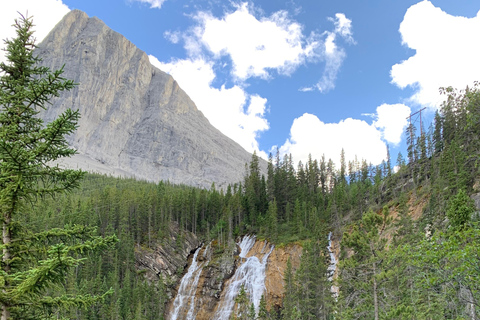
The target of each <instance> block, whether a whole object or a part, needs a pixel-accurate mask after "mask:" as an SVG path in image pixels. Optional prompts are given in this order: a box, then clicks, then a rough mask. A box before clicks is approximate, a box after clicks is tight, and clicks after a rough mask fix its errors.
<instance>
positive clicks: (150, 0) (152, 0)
mask: <svg viewBox="0 0 480 320" xmlns="http://www.w3.org/2000/svg"><path fill="white" fill-rule="evenodd" d="M131 1H137V2H142V3H147V4H149V5H150V8H151V9H153V8H157V9H160V8H161V7H162V4H163V3H164V2H165V1H166V0H131Z"/></svg>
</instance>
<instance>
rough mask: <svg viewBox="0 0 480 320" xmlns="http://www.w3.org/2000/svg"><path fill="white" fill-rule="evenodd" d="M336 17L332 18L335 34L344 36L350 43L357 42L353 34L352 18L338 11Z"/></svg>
mask: <svg viewBox="0 0 480 320" xmlns="http://www.w3.org/2000/svg"><path fill="white" fill-rule="evenodd" d="M335 18H336V19H333V18H330V20H331V21H333V23H334V25H335V34H338V35H340V36H342V37H343V38H345V39H346V40H347V41H348V42H350V43H355V40H353V34H352V20H350V19H348V18H347V17H346V16H345V14H343V13H336V14H335Z"/></svg>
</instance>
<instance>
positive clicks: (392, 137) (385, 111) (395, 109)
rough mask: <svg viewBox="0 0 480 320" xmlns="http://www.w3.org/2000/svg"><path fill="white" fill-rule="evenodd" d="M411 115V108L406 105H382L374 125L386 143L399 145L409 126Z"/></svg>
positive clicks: (378, 109)
mask: <svg viewBox="0 0 480 320" xmlns="http://www.w3.org/2000/svg"><path fill="white" fill-rule="evenodd" d="M409 115H410V108H409V107H407V106H406V105H404V104H382V105H381V106H379V107H377V114H376V115H375V116H374V117H375V118H376V121H374V122H373V125H374V126H375V128H377V129H379V130H380V132H381V133H382V137H383V139H384V140H385V141H387V142H389V143H391V144H393V145H398V144H399V143H400V141H401V138H402V133H403V132H404V130H405V127H406V126H407V124H408V121H407V117H408V116H409Z"/></svg>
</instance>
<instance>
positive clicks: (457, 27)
mask: <svg viewBox="0 0 480 320" xmlns="http://www.w3.org/2000/svg"><path fill="white" fill-rule="evenodd" d="M399 31H400V34H401V36H402V42H403V44H404V45H406V46H408V47H409V48H411V49H414V50H416V53H415V55H413V56H412V57H410V58H409V59H407V60H405V61H402V62H401V63H398V64H396V65H394V66H393V67H392V69H391V72H390V73H391V77H392V82H393V83H394V84H396V85H397V86H399V87H400V88H405V87H407V86H412V87H413V88H415V89H416V93H415V94H414V95H413V97H412V100H413V101H415V102H417V103H420V104H422V105H427V106H430V107H438V106H439V104H440V102H441V101H442V100H443V99H442V97H441V96H440V95H439V91H438V89H439V87H447V86H452V87H456V88H459V89H463V88H465V87H466V86H467V85H471V84H472V83H473V82H474V81H476V80H480V59H479V57H480V42H479V41H477V39H479V38H480V11H479V12H478V13H477V16H476V17H473V18H466V17H460V16H452V15H449V14H447V13H446V12H444V11H442V10H441V9H440V8H437V7H435V6H434V5H433V4H432V3H431V2H430V1H422V2H419V3H417V4H415V5H413V6H411V7H410V8H409V9H408V10H407V12H406V13H405V16H404V19H403V21H402V23H401V24H400V30H399Z"/></svg>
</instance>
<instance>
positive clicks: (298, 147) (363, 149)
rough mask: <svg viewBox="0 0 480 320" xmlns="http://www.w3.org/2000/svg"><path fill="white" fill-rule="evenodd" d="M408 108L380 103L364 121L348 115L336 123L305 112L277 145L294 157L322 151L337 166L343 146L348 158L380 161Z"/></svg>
mask: <svg viewBox="0 0 480 320" xmlns="http://www.w3.org/2000/svg"><path fill="white" fill-rule="evenodd" d="M409 114H410V108H409V107H407V106H406V105H403V104H382V105H381V106H379V107H377V112H376V113H375V114H364V115H366V116H369V117H372V118H373V119H374V121H373V123H372V124H368V123H367V122H366V121H363V120H357V119H352V118H348V119H345V120H342V121H340V122H339V123H324V122H322V121H321V120H320V119H318V118H317V116H315V115H312V114H308V113H305V114H304V115H303V116H301V117H299V118H297V119H295V120H294V121H293V124H292V127H291V129H290V138H289V139H288V140H287V141H286V142H285V144H284V145H283V146H282V147H281V148H280V151H281V152H282V153H291V154H292V156H293V158H294V161H295V162H298V161H300V160H301V161H302V162H304V163H305V161H306V160H307V159H308V155H309V154H310V153H311V154H312V157H313V158H314V159H320V158H321V156H322V155H323V154H325V157H326V158H327V159H329V158H330V159H332V160H333V161H334V163H335V164H336V166H337V167H338V166H340V152H341V151H342V148H343V149H344V150H345V158H346V160H347V162H348V161H351V160H354V159H355V156H357V158H358V159H365V160H367V162H371V163H372V164H374V165H376V164H380V163H381V162H382V161H383V160H385V159H386V156H387V155H386V148H387V147H386V144H385V142H388V143H391V144H393V145H396V144H398V143H399V142H400V141H401V136H402V134H403V132H404V129H405V127H406V125H407V119H406V117H407V116H408V115H409Z"/></svg>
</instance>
